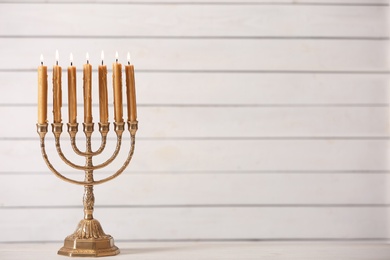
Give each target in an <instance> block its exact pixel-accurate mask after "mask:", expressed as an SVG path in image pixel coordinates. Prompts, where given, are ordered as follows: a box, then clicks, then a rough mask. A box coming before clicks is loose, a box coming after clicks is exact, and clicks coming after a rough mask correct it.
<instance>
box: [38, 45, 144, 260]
mask: <svg viewBox="0 0 390 260" xmlns="http://www.w3.org/2000/svg"><path fill="white" fill-rule="evenodd" d="M56 59H57V61H56V65H55V66H54V67H53V114H54V120H53V121H54V122H53V123H52V124H51V125H52V132H53V134H54V142H55V147H56V150H57V153H58V156H59V157H60V158H61V159H62V161H64V162H65V163H66V164H67V165H69V166H71V167H72V168H74V169H76V170H81V171H84V172H85V177H84V181H78V180H74V179H71V178H68V177H65V176H64V175H62V174H61V173H60V172H59V171H57V170H56V169H55V168H54V166H53V165H52V163H51V162H50V160H49V158H48V155H47V153H46V148H45V136H46V134H47V132H48V122H47V67H46V66H43V58H42V56H41V66H39V68H38V123H37V132H38V134H39V137H40V144H41V152H42V156H43V159H44V161H45V162H46V164H47V166H48V168H49V169H50V170H51V171H52V172H53V173H54V174H55V175H56V176H57V177H59V178H60V179H62V180H64V181H66V182H69V183H73V184H77V185H83V186H84V197H83V205H84V219H82V220H81V221H80V222H79V224H78V226H77V228H76V231H75V232H74V233H73V234H71V235H69V236H67V237H66V238H65V241H64V246H63V247H62V248H61V249H60V250H59V251H58V254H60V255H65V256H92V257H98V256H112V255H117V254H119V249H118V247H116V246H115V245H114V239H113V237H112V236H110V235H108V234H106V233H104V231H103V228H102V227H101V225H100V223H99V221H98V220H96V219H94V217H93V211H94V203H95V197H94V193H93V187H94V185H98V184H102V183H105V182H107V181H109V180H112V179H114V178H115V177H117V176H119V175H120V174H121V173H122V172H123V171H124V170H125V169H126V167H127V166H128V165H129V163H130V161H131V158H132V156H133V153H134V147H135V134H136V132H137V129H138V121H137V120H136V117H137V110H136V100H135V83H134V67H133V66H132V65H130V62H129V61H128V65H127V66H125V71H126V87H127V110H128V116H129V118H128V121H127V125H128V131H129V133H130V151H129V153H128V155H127V159H126V160H125V162H124V163H123V165H122V166H121V167H120V168H119V169H118V170H117V171H116V172H115V173H114V174H112V175H110V176H108V177H106V178H103V179H100V180H94V174H93V173H94V171H95V170H98V169H102V168H104V167H106V166H107V165H109V164H110V163H112V162H113V161H114V160H115V158H116V157H117V155H118V153H119V151H120V149H121V145H122V135H123V132H124V131H125V122H123V116H122V75H121V74H122V73H121V72H122V67H121V64H120V63H118V58H116V62H115V63H114V64H113V87H114V114H115V122H114V131H115V133H116V147H115V150H114V152H113V153H112V155H111V156H110V157H109V158H108V159H107V160H106V161H105V162H103V163H101V164H98V165H94V164H93V158H94V157H96V156H98V155H100V154H101V153H102V152H103V151H104V150H105V147H106V143H107V135H108V132H109V128H110V127H109V126H110V123H109V122H108V104H107V78H106V75H107V69H106V66H104V65H103V52H102V65H101V66H99V101H100V102H99V108H100V122H99V132H100V135H101V141H100V147H99V148H98V149H97V150H95V151H93V150H92V140H91V137H92V134H93V132H94V123H93V122H92V98H91V85H92V84H91V82H92V80H91V74H92V73H91V71H92V67H91V65H90V64H89V61H88V55H87V64H85V65H84V71H83V72H84V84H83V88H84V122H83V131H84V134H85V143H86V147H85V150H84V151H82V150H80V149H79V147H78V145H77V142H76V135H77V132H78V123H77V119H76V117H77V104H76V68H75V67H74V66H73V62H72V61H71V66H70V67H69V68H68V88H69V91H68V92H69V94H68V100H69V123H67V126H68V129H67V130H68V133H69V139H70V144H71V147H72V149H73V151H74V153H75V154H76V155H78V156H81V157H84V158H85V165H77V164H75V163H73V162H71V161H70V160H69V159H68V158H67V157H66V156H65V155H64V153H63V151H62V149H61V142H60V140H61V138H60V137H61V134H62V128H63V123H62V122H61V106H62V91H61V74H62V70H61V67H60V66H58V52H57V53H56ZM71 60H72V55H71ZM128 60H129V55H128Z"/></svg>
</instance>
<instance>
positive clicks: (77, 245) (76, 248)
mask: <svg viewBox="0 0 390 260" xmlns="http://www.w3.org/2000/svg"><path fill="white" fill-rule="evenodd" d="M119 253H120V251H119V249H118V247H116V246H115V245H114V239H113V238H112V237H111V236H110V235H106V237H105V238H97V239H95V238H91V239H79V238H73V237H72V235H71V236H68V237H67V238H65V241H64V246H63V247H62V248H61V249H60V250H59V251H58V254H59V255H64V256H73V257H99V256H114V255H117V254H119Z"/></svg>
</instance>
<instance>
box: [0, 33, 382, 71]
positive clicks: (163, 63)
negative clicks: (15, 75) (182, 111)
mask: <svg viewBox="0 0 390 260" xmlns="http://www.w3.org/2000/svg"><path fill="white" fill-rule="evenodd" d="M113 41H114V42H115V44H113ZM26 46H39V50H37V52H36V53H34V52H31V51H30V49H29V48H26ZM55 49H58V50H59V51H60V55H62V56H60V59H61V62H60V65H62V66H67V65H68V64H69V63H68V61H67V60H68V55H69V53H71V52H73V54H74V64H75V65H76V66H78V68H79V69H80V68H81V64H83V63H85V53H86V52H89V54H90V62H91V64H92V65H93V66H95V68H96V66H97V65H98V64H100V52H101V50H102V49H103V50H104V51H105V53H106V60H107V63H108V64H111V61H113V60H114V54H115V51H116V50H122V51H121V52H120V53H119V55H120V59H119V61H120V62H124V60H125V57H126V53H127V51H126V50H129V51H130V52H131V53H132V57H133V58H132V60H133V63H134V64H135V67H136V69H137V70H184V71H185V70H190V71H192V70H196V71H209V70H227V71H231V70H233V71H248V70H249V71H257V70H266V71H277V72H281V71H336V72H337V71H369V72H378V71H379V72H382V71H383V70H387V69H388V64H387V59H386V55H383V53H386V51H387V49H388V44H387V42H385V41H369V40H367V41H356V42H351V41H348V40H340V41H334V40H322V41H312V40H271V39H270V40H253V39H251V40H244V41H243V40H241V39H230V40H226V39H202V40H199V39H115V40H113V39H78V40H77V48H76V46H75V45H74V39H51V40H50V41H48V40H47V39H14V38H6V39H2V40H1V41H0V56H2V57H4V58H3V59H2V60H1V61H0V69H2V70H3V69H7V70H9V69H11V70H20V69H32V70H35V69H36V68H37V66H38V65H39V56H40V53H41V52H43V55H44V56H45V57H46V58H45V60H46V63H47V64H48V65H49V67H50V66H51V64H53V62H54V51H55ZM50 50H52V51H50ZM205 50H207V51H205Z"/></svg>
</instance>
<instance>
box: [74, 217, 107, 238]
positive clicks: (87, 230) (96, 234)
mask: <svg viewBox="0 0 390 260" xmlns="http://www.w3.org/2000/svg"><path fill="white" fill-rule="evenodd" d="M109 237H111V236H110V235H106V234H105V233H104V231H103V228H102V226H101V225H100V223H99V221H97V220H96V219H83V220H81V221H80V222H79V225H78V226H77V229H76V231H75V232H74V233H73V234H72V235H70V236H68V238H71V239H90V238H109Z"/></svg>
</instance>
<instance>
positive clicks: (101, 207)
mask: <svg viewBox="0 0 390 260" xmlns="http://www.w3.org/2000/svg"><path fill="white" fill-rule="evenodd" d="M79 208H83V207H82V205H50V206H48V205H29V206H24V205H18V206H0V211H1V210H23V209H79ZM95 208H96V209H127V208H128V209H131V208H168V209H170V208H173V209H175V208H390V204H293V203H291V204H166V205H157V204H156V205H95Z"/></svg>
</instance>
